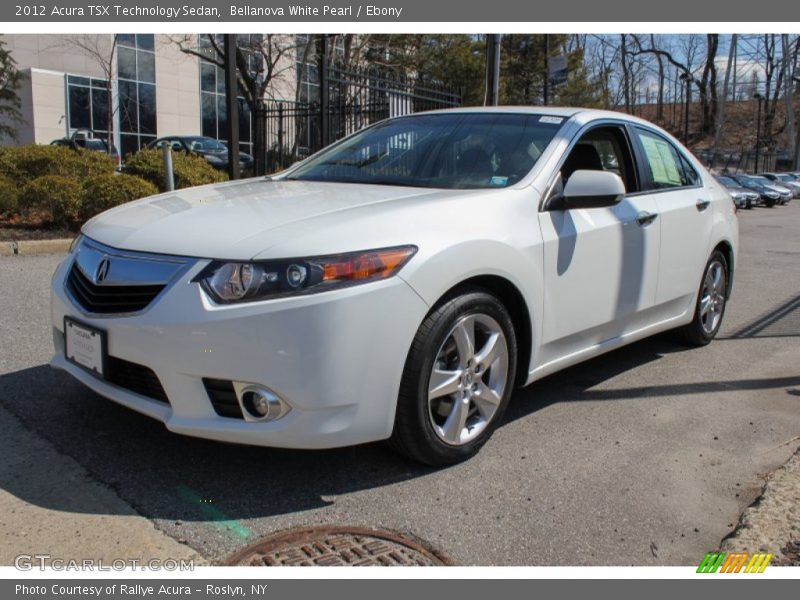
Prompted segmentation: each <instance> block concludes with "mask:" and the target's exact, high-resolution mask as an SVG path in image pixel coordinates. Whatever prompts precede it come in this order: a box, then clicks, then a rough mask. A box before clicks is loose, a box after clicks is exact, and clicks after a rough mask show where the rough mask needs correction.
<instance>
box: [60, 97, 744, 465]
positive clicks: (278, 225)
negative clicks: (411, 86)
mask: <svg viewBox="0 0 800 600" xmlns="http://www.w3.org/2000/svg"><path fill="white" fill-rule="evenodd" d="M737 238H738V226H737V221H736V216H735V211H734V206H733V202H732V201H731V197H730V196H729V195H728V193H727V192H726V191H725V189H724V188H722V187H721V186H720V185H719V184H718V183H717V182H716V180H715V179H714V178H713V177H711V176H710V175H709V173H708V172H707V171H706V170H705V169H704V168H703V166H702V165H701V164H699V163H698V161H697V160H696V159H695V158H694V157H693V156H692V155H691V154H690V153H689V152H688V151H687V150H686V149H685V148H683V147H682V146H681V145H680V144H679V143H678V142H677V141H676V140H675V139H673V138H672V137H671V136H670V135H669V134H668V133H666V132H665V131H663V130H661V129H659V128H657V127H655V126H654V125H652V124H650V123H648V122H646V121H642V120H640V119H636V118H633V117H630V116H627V115H621V114H617V113H613V112H603V111H595V110H581V109H573V108H568V109H558V108H551V107H545V108H514V107H507V108H490V109H471V108H470V109H458V110H448V111H439V112H430V113H422V114H417V115H411V116H403V117H398V118H393V119H389V120H386V121H383V122H381V123H378V124H376V125H373V126H371V127H369V128H367V129H364V130H361V131H359V132H357V133H355V134H353V135H351V136H350V137H348V138H345V139H344V140H342V141H340V142H338V143H336V144H334V145H332V146H330V147H328V148H327V149H325V150H323V151H321V152H319V153H317V154H315V155H314V156H312V157H310V158H308V159H306V160H305V161H303V162H301V163H299V164H297V165H295V166H294V167H292V168H290V169H288V170H286V171H285V172H283V173H281V174H279V175H277V176H273V177H271V178H259V179H248V180H242V181H233V182H229V183H224V184H218V185H210V186H204V187H197V188H192V189H186V190H180V191H176V192H168V193H165V194H160V195H158V196H154V197H150V198H145V199H142V200H138V201H136V202H132V203H129V204H126V205H123V206H120V207H117V208H114V209H112V210H109V211H107V212H105V213H103V214H101V215H99V216H97V217H95V218H94V219H92V220H90V221H89V222H88V223H86V224H85V225H84V226H83V228H82V235H81V236H80V237H79V238H78V239H77V240H76V242H75V243H74V245H73V248H72V249H71V251H70V253H69V255H68V257H67V258H66V260H64V261H63V263H62V264H61V265H60V266H59V267H58V269H57V271H56V273H55V275H54V277H53V285H52V318H53V337H54V341H55V349H56V351H55V356H54V357H53V360H52V364H53V366H55V367H58V368H60V369H64V370H65V371H67V372H68V373H70V374H71V375H72V376H74V377H75V378H77V379H78V380H80V381H81V382H83V383H84V384H85V385H87V386H89V387H90V388H92V389H93V390H95V391H96V392H98V393H100V394H102V395H104V396H106V397H108V398H110V399H112V400H114V401H116V402H118V403H120V404H123V405H125V406H128V407H130V408H132V409H134V410H137V411H139V412H141V413H144V414H146V415H149V416H151V417H154V418H156V419H159V420H161V421H163V422H164V424H165V425H166V427H167V428H168V429H169V430H171V431H174V432H177V433H182V434H188V435H193V436H199V437H204V438H211V439H215V440H223V441H229V442H238V443H247V444H257V445H266V446H281V447H291V448H330V447H336V446H344V445H351V444H359V443H363V442H371V441H375V440H383V439H390V440H391V442H392V444H393V445H394V446H395V447H396V448H397V449H399V450H400V451H402V452H404V453H406V454H407V455H409V456H411V457H413V458H414V459H417V460H419V461H423V462H425V463H429V464H447V463H453V462H456V461H459V460H463V459H465V458H467V457H469V456H471V455H472V454H474V453H475V452H476V451H477V450H478V449H479V448H480V447H481V445H482V444H483V443H484V442H486V440H487V439H488V438H489V436H490V435H491V433H492V431H493V430H494V429H495V427H496V426H497V424H498V422H499V421H500V420H501V417H502V415H503V411H504V410H505V408H506V405H507V404H508V402H509V398H510V396H511V392H512V390H513V389H514V388H515V387H516V386H522V385H526V384H529V383H531V382H533V381H535V380H537V379H539V378H541V377H543V376H545V375H547V374H549V373H553V372H554V371H557V370H559V369H562V368H564V367H567V366H569V365H573V364H575V363H578V362H580V361H582V360H585V359H587V358H590V357H593V356H597V355H598V354H600V353H603V352H606V351H608V350H611V349H613V348H617V347H618V346H621V345H623V344H627V343H629V342H632V341H634V340H638V339H640V338H643V337H645V336H649V335H652V334H654V333H656V332H660V331H663V330H667V329H676V330H678V332H679V333H680V334H681V336H682V337H683V339H684V340H686V341H687V342H688V343H690V344H693V345H703V344H707V343H708V342H710V341H711V340H712V339H713V338H714V336H715V335H716V334H717V332H718V331H719V328H720V323H721V321H722V318H723V315H724V312H725V305H726V301H727V299H728V297H729V295H730V292H731V284H732V279H733V272H734V267H735V264H736V248H737Z"/></svg>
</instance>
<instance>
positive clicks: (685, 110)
mask: <svg viewBox="0 0 800 600" xmlns="http://www.w3.org/2000/svg"><path fill="white" fill-rule="evenodd" d="M681 81H683V82H684V83H685V84H686V95H685V96H686V98H685V104H684V106H683V145H684V146H687V145H688V144H689V101H690V95H691V93H692V87H691V86H692V76H691V75H690V74H689V73H686V72H684V73H681Z"/></svg>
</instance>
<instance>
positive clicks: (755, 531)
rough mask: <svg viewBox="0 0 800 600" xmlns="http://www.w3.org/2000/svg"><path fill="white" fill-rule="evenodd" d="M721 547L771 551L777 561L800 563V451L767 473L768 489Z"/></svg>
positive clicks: (775, 563) (765, 489)
mask: <svg viewBox="0 0 800 600" xmlns="http://www.w3.org/2000/svg"><path fill="white" fill-rule="evenodd" d="M720 550H724V551H727V552H756V551H758V552H770V553H772V554H773V555H774V557H773V559H772V563H771V564H773V565H783V566H789V565H792V566H800V452H797V453H795V454H794V456H792V457H791V458H790V459H789V461H788V462H787V463H786V464H785V465H784V466H782V467H781V468H780V469H778V470H776V471H774V472H773V473H770V475H768V476H767V482H766V485H765V487H764V493H763V494H762V495H761V497H760V498H759V499H758V500H756V501H755V503H753V504H752V505H751V506H750V507H749V508H747V510H745V511H744V514H742V517H741V519H740V520H739V526H738V527H737V528H736V531H735V532H734V534H733V535H732V536H730V537H729V538H727V539H725V540H724V541H723V542H722V546H721V548H720Z"/></svg>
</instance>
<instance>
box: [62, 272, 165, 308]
mask: <svg viewBox="0 0 800 600" xmlns="http://www.w3.org/2000/svg"><path fill="white" fill-rule="evenodd" d="M67 289H68V290H69V292H70V294H72V297H73V299H74V300H75V302H77V303H78V304H79V305H80V306H81V307H83V309H84V310H86V311H87V312H92V313H98V314H114V313H132V312H138V311H140V310H144V309H145V308H147V306H148V305H149V304H150V303H151V302H152V301H153V299H154V298H155V297H156V296H158V294H159V292H161V290H163V289H164V286H163V285H95V284H94V283H92V282H91V281H90V280H89V278H87V277H86V276H85V275H84V274H83V273H82V272H81V270H80V268H78V265H77V263H75V264H73V265H72V268H71V269H70V271H69V275H68V276H67Z"/></svg>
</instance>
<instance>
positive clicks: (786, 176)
mask: <svg viewBox="0 0 800 600" xmlns="http://www.w3.org/2000/svg"><path fill="white" fill-rule="evenodd" d="M776 177H777V178H778V179H780V180H781V181H788V182H790V183H791V182H792V181H794V179H793V178H792V177H791V176H790V175H783V174H781V175H776Z"/></svg>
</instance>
